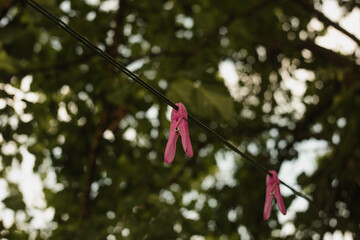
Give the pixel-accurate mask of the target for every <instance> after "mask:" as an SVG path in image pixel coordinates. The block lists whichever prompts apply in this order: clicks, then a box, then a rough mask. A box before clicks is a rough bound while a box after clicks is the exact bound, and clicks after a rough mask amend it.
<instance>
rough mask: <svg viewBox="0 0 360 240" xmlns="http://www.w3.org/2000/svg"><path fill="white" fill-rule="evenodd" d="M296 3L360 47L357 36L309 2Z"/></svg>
mask: <svg viewBox="0 0 360 240" xmlns="http://www.w3.org/2000/svg"><path fill="white" fill-rule="evenodd" d="M296 2H297V3H299V4H300V5H301V6H302V7H303V8H304V9H306V10H309V11H311V12H312V13H313V15H315V16H316V18H317V19H319V20H320V21H322V22H323V23H324V24H325V25H326V26H332V27H334V28H335V29H336V30H338V31H340V32H341V33H343V34H345V35H346V36H348V37H349V38H350V39H352V40H353V41H354V42H356V44H357V45H358V46H360V40H359V39H358V38H357V37H355V35H353V34H351V33H350V32H348V31H347V30H345V29H344V28H342V27H341V26H340V25H339V24H338V23H336V22H333V21H331V20H330V19H329V18H327V17H326V16H325V15H324V14H323V13H322V12H319V11H318V10H316V9H315V8H314V6H313V5H312V4H310V3H308V2H307V1H304V0H300V1H296Z"/></svg>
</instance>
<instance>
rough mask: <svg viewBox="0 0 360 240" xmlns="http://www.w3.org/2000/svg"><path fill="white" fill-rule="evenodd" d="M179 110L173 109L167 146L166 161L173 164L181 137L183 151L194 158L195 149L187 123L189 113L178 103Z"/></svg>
mask: <svg viewBox="0 0 360 240" xmlns="http://www.w3.org/2000/svg"><path fill="white" fill-rule="evenodd" d="M176 106H178V110H175V109H172V111H171V123H170V131H169V139H168V142H167V144H166V148H165V154H164V160H165V162H166V163H171V162H172V161H173V160H174V157H175V153H176V142H177V139H178V138H179V136H181V142H182V146H183V149H184V151H185V153H186V155H187V156H188V157H192V156H193V149H192V145H191V141H190V135H189V127H188V122H187V118H188V116H187V111H186V108H185V106H184V105H183V104H182V103H177V104H176Z"/></svg>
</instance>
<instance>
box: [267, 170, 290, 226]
mask: <svg viewBox="0 0 360 240" xmlns="http://www.w3.org/2000/svg"><path fill="white" fill-rule="evenodd" d="M270 173H271V174H272V176H271V175H267V176H266V196H265V205H264V220H268V219H269V218H270V215H271V206H272V201H273V199H274V197H275V199H276V203H277V206H278V208H279V210H280V212H281V213H282V214H284V215H286V207H285V204H284V200H283V198H282V196H281V192H280V181H279V178H278V175H277V173H276V171H274V170H271V171H270Z"/></svg>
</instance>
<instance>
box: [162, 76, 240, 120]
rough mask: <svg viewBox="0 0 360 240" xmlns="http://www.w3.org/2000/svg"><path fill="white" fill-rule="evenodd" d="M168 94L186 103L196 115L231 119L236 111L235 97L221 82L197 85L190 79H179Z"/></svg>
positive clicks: (176, 100)
mask: <svg viewBox="0 0 360 240" xmlns="http://www.w3.org/2000/svg"><path fill="white" fill-rule="evenodd" d="M167 95H168V97H169V98H170V99H171V100H173V101H175V102H182V103H184V104H185V106H186V108H187V109H188V110H189V112H191V113H192V114H194V115H196V116H202V117H206V118H209V119H212V118H217V119H220V120H225V121H229V120H230V119H231V116H232V114H233V111H234V103H233V99H232V98H231V97H230V94H229V93H228V92H227V91H226V90H225V88H224V87H223V86H221V85H220V84H217V85H215V84H201V85H200V86H195V85H194V83H193V82H191V81H189V80H179V81H176V82H174V83H172V84H171V85H170V88H169V91H168V94H167Z"/></svg>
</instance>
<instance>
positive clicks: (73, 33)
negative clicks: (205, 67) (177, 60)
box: [25, 0, 331, 216]
mask: <svg viewBox="0 0 360 240" xmlns="http://www.w3.org/2000/svg"><path fill="white" fill-rule="evenodd" d="M25 2H26V3H27V4H29V6H31V7H32V8H33V9H35V10H36V11H38V12H40V13H41V14H42V15H44V16H45V17H47V18H48V19H49V20H51V21H52V22H53V23H55V24H56V25H57V26H59V27H60V28H61V29H63V30H64V31H66V32H67V33H69V34H70V35H71V36H73V37H74V38H76V39H77V40H79V41H80V42H81V43H83V44H84V45H85V46H87V47H88V48H90V49H91V50H93V51H94V52H95V53H97V54H98V55H99V56H101V57H102V58H104V59H105V60H106V61H107V62H109V63H110V64H111V65H113V66H114V67H116V68H117V69H119V70H120V71H122V72H123V73H125V74H126V75H127V76H128V77H129V78H131V79H132V80H134V81H135V82H136V83H138V84H140V85H141V86H142V87H144V88H145V89H146V90H148V91H149V92H151V93H152V94H154V95H156V96H157V97H158V98H160V99H161V100H162V101H164V102H165V103H166V104H168V105H169V106H170V107H172V108H174V109H175V110H178V106H176V105H175V103H173V102H172V101H171V100H170V99H168V98H167V97H165V96H164V95H163V94H161V93H160V92H159V91H158V90H156V89H155V88H153V87H152V86H151V85H149V84H148V83H146V82H144V81H143V80H142V79H141V78H139V77H138V76H136V75H135V74H134V73H133V72H131V71H130V70H129V69H127V68H126V67H125V66H124V65H122V64H121V63H119V62H118V61H116V60H115V59H114V58H113V57H111V56H110V55H109V54H107V53H106V52H104V51H103V50H101V49H100V48H99V47H97V46H96V45H94V44H93V43H91V42H90V41H89V40H87V39H86V38H85V37H83V36H82V35H81V34H80V33H78V32H77V31H75V30H74V29H72V28H71V27H70V26H68V25H67V24H66V23H64V22H63V21H61V20H60V19H59V18H57V17H56V16H54V15H53V14H52V13H50V12H49V11H47V10H46V9H45V8H43V7H42V6H41V5H39V4H38V3H36V2H35V1H33V0H25ZM188 119H189V120H190V121H192V122H193V123H195V124H196V125H198V126H199V127H200V128H201V129H203V130H204V131H205V132H207V133H209V134H211V135H212V136H213V137H214V138H216V139H218V140H219V141H220V142H222V143H223V144H224V145H225V146H227V147H228V148H230V149H231V150H233V151H234V152H236V153H237V154H239V155H240V156H242V157H243V158H244V159H245V160H247V161H248V162H250V163H251V164H252V165H253V166H255V167H256V168H257V169H259V170H260V171H262V172H264V173H265V174H267V175H270V176H272V174H271V173H270V172H269V170H267V169H266V168H265V167H264V166H263V165H261V164H260V163H258V162H256V161H255V160H253V159H252V158H250V157H249V156H248V155H246V154H245V153H243V152H241V151H240V150H239V149H238V148H237V147H235V146H234V145H232V144H231V143H230V142H228V141H227V140H226V139H224V138H223V137H222V136H220V135H219V134H218V133H216V132H214V131H213V130H211V129H210V128H209V127H207V126H206V125H205V124H203V123H202V122H200V121H199V120H198V119H197V118H195V117H194V116H192V115H190V114H188ZM279 181H280V183H281V184H283V185H284V186H285V187H287V188H289V189H290V190H291V191H292V192H293V193H294V194H295V195H297V196H299V197H301V198H303V199H305V200H306V201H308V202H309V203H310V205H313V206H315V207H316V208H318V209H319V210H321V211H323V212H324V213H326V214H327V215H328V216H330V215H331V214H329V213H328V212H327V211H325V210H323V209H322V208H321V207H320V206H319V205H318V204H317V203H315V202H314V201H313V200H312V199H311V198H309V197H308V196H306V195H305V194H303V193H301V192H299V191H296V190H295V189H294V188H293V187H291V186H289V185H288V184H287V183H285V182H284V181H282V180H279Z"/></svg>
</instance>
